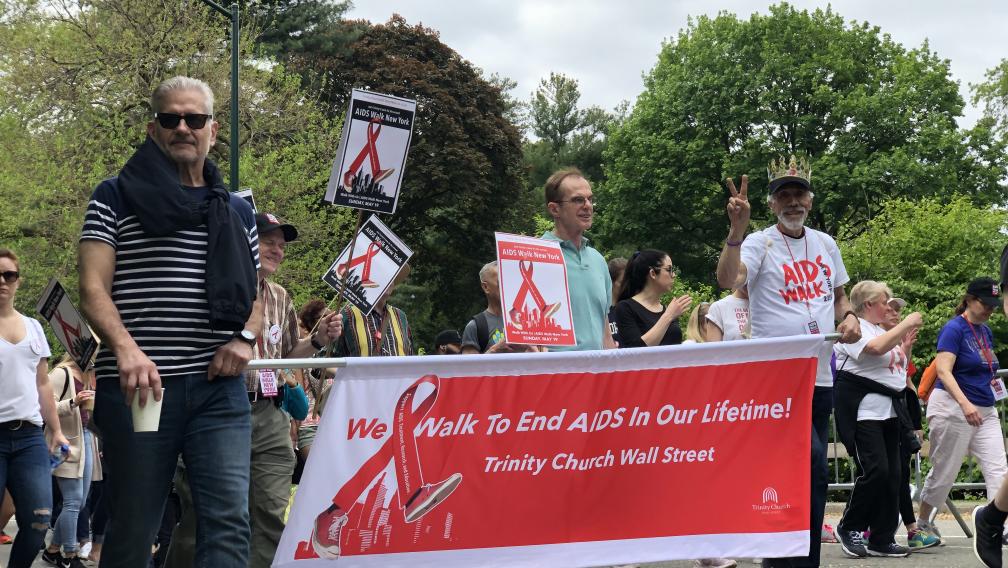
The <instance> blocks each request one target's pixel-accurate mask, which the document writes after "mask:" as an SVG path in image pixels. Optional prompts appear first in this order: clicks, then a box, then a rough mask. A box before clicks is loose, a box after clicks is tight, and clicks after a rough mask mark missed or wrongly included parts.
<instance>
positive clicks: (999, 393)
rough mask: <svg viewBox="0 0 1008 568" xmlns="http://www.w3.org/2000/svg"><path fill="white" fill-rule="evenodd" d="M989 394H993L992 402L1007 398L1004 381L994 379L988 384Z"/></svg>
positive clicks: (1007, 392) (1007, 393)
mask: <svg viewBox="0 0 1008 568" xmlns="http://www.w3.org/2000/svg"><path fill="white" fill-rule="evenodd" d="M990 387H991V392H993V393H994V400H1004V399H1006V398H1008V390H1005V384H1004V381H1002V380H1001V377H994V378H993V379H991V382H990Z"/></svg>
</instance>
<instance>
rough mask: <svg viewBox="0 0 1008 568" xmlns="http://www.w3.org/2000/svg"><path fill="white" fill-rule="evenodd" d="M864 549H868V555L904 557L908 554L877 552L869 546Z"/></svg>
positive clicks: (908, 554)
mask: <svg viewBox="0 0 1008 568" xmlns="http://www.w3.org/2000/svg"><path fill="white" fill-rule="evenodd" d="M865 550H867V551H868V556H875V557H878V558H906V557H907V556H910V553H909V552H879V551H877V550H872V549H870V548H867V549H865Z"/></svg>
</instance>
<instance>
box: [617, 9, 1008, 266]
mask: <svg viewBox="0 0 1008 568" xmlns="http://www.w3.org/2000/svg"><path fill="white" fill-rule="evenodd" d="M963 104H964V103H963V101H962V99H961V97H960V96H959V93H958V87H957V85H956V83H955V81H953V80H952V79H951V76H950V72H949V63H948V61H947V60H944V59H941V58H940V57H939V56H938V55H937V54H936V53H934V52H932V51H931V50H930V49H929V47H928V44H927V43H924V44H923V45H922V46H921V47H919V48H915V49H906V48H904V47H903V46H901V45H899V44H897V43H895V42H893V41H892V40H891V39H890V37H889V36H888V35H886V34H883V33H882V32H881V30H880V29H879V28H877V27H872V26H870V25H869V24H867V23H857V22H848V21H845V20H844V19H843V18H842V17H841V16H840V15H838V14H837V13H835V12H833V11H832V10H831V9H829V8H827V9H826V10H816V11H814V12H808V11H798V10H796V9H795V8H793V7H791V6H789V5H788V4H779V5H775V6H771V7H770V9H769V12H768V13H767V14H753V15H752V16H751V17H750V18H749V19H748V20H741V19H739V18H737V17H736V16H734V15H732V14H729V13H726V12H722V13H720V14H719V15H718V16H717V17H714V18H708V17H700V18H697V19H695V20H694V19H691V20H690V21H689V23H688V25H687V26H686V28H685V29H683V30H681V31H680V32H679V34H678V36H676V37H675V38H674V39H672V40H670V41H669V42H668V43H666V44H665V45H664V47H663V48H662V51H661V53H660V55H659V58H658V62H657V64H656V65H655V67H654V68H653V69H652V70H651V72H650V73H649V74H648V75H647V77H646V79H645V90H644V92H643V93H642V94H641V95H640V97H639V98H638V100H637V103H636V105H635V106H634V109H633V111H632V113H631V115H630V117H629V119H628V120H627V121H626V122H625V123H624V124H623V125H622V126H621V127H619V128H617V129H615V130H614V132H613V133H612V134H611V135H610V137H609V146H608V149H607V151H606V154H605V156H606V160H605V164H606V176H607V180H606V183H605V184H604V186H603V187H602V188H600V189H601V191H600V194H601V200H600V207H599V209H600V211H599V213H600V215H599V226H598V230H599V232H600V234H601V236H602V237H603V239H602V241H603V244H604V245H605V246H607V247H608V248H610V249H614V250H617V251H621V252H625V251H627V250H632V249H634V248H638V247H640V246H645V245H647V246H654V247H658V248H664V249H667V250H671V251H675V254H676V258H675V262H676V263H678V264H681V265H682V266H683V267H684V268H686V269H687V273H690V274H694V275H697V276H698V277H701V278H713V276H712V274H713V264H714V259H715V258H716V256H717V253H718V251H719V250H720V247H721V243H720V241H721V239H723V238H724V234H725V226H726V224H727V223H726V217H725V214H724V205H725V202H726V201H727V196H728V193H727V190H726V189H725V188H724V187H723V185H722V184H723V180H724V179H725V177H726V176H738V175H740V174H743V173H748V174H749V175H750V178H751V179H750V182H751V183H750V192H749V194H750V197H751V199H750V202H751V203H752V205H753V209H754V212H753V218H754V219H755V220H765V221H767V222H771V219H770V218H769V217H770V215H769V211H768V208H767V207H766V202H765V199H764V196H765V195H766V193H765V192H766V183H767V182H766V177H765V176H764V175H763V172H765V169H766V165H767V163H768V162H769V161H770V160H771V159H772V158H774V157H776V156H778V155H781V154H785V155H786V154H790V153H792V152H799V153H804V154H807V155H809V156H810V157H811V159H812V168H813V171H812V177H813V179H812V182H813V186H814V188H815V192H816V200H815V205H814V206H813V211H812V213H811V215H810V217H809V224H810V225H811V226H813V227H816V228H819V229H822V230H825V231H827V232H829V233H831V234H833V235H836V236H837V237H838V238H840V239H841V240H842V239H845V238H850V237H853V236H855V235H857V234H859V233H860V232H861V231H863V230H864V229H865V227H866V223H867V221H868V219H869V218H870V217H871V216H872V215H873V214H875V213H877V212H878V210H879V208H880V207H881V204H882V203H883V202H884V201H885V200H886V199H888V198H890V197H893V196H903V197H907V198H917V197H921V196H930V195H947V194H950V193H952V192H954V191H958V192H960V193H963V194H967V195H969V196H970V197H971V199H973V201H974V202H975V203H977V204H990V203H997V202H1001V201H1003V200H1004V198H1005V197H1006V195H1008V188H1006V186H1005V184H1004V182H1003V180H1004V178H1005V173H1006V164H1008V161H1006V156H1005V155H1004V153H1003V152H1000V153H999V152H997V151H991V148H994V149H995V150H996V148H997V144H996V141H995V140H993V139H992V136H991V131H990V129H989V128H984V127H983V126H980V125H978V127H977V128H975V129H971V130H969V131H963V130H961V129H959V128H958V127H957V125H956V117H958V116H961V115H962V109H963Z"/></svg>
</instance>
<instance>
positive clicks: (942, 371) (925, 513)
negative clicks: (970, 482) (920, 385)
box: [917, 278, 1008, 538]
mask: <svg viewBox="0 0 1008 568" xmlns="http://www.w3.org/2000/svg"><path fill="white" fill-rule="evenodd" d="M1000 305H1001V290H1000V288H999V287H998V285H997V282H995V281H994V280H993V279H992V278H977V279H975V280H973V281H972V282H970V284H969V286H968V287H967V288H966V295H965V296H963V299H962V302H960V303H959V307H958V308H957V309H956V316H955V317H953V318H952V319H951V320H949V321H948V323H946V324H945V326H944V327H942V329H941V331H940V332H938V354H937V355H935V367H936V368H937V370H938V380H937V381H935V389H934V390H933V391H932V392H931V397H930V398H929V399H928V405H927V420H928V427H929V430H930V438H931V471H929V472H928V475H927V478H926V479H925V480H924V488H923V489H922V490H921V504H920V510H919V511H918V513H917V515H918V517H917V526H918V527H919V528H922V529H925V530H928V531H929V532H930V533H931V534H934V535H936V536H938V538H941V535H940V534H939V533H938V532H937V531H936V530H934V525H933V524H932V523H931V522H930V521H931V515H932V513H933V512H934V511H935V510H936V509H937V508H938V507H940V506H941V504H942V503H944V502H945V499H946V497H948V493H949V490H950V489H951V488H952V483H953V482H955V478H956V475H957V474H958V473H959V468H960V467H961V466H962V460H963V458H964V457H965V456H966V454H967V453H969V454H971V455H973V457H974V458H975V459H976V461H977V463H978V464H979V465H980V470H981V471H982V472H983V478H984V483H985V485H986V486H987V498H988V499H993V498H994V496H995V495H996V494H997V491H998V487H999V486H1000V485H1001V479H1002V478H1003V477H1005V474H1006V473H1008V461H1006V457H1005V446H1004V439H1003V437H1002V435H1001V423H1000V421H999V420H998V411H997V408H996V407H995V406H994V403H995V402H996V401H997V400H999V399H1001V398H1004V383H1003V382H1002V381H1001V379H999V378H997V377H996V376H995V372H996V371H997V369H998V360H997V358H996V357H994V335H993V333H991V329H990V327H988V326H987V320H989V319H990V317H991V314H993V313H994V309H995V308H997V307H998V306H1000Z"/></svg>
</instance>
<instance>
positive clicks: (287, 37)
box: [239, 0, 356, 61]
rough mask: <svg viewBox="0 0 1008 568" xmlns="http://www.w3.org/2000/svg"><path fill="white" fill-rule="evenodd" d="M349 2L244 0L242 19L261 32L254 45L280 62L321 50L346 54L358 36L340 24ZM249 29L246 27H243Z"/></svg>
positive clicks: (326, 0)
mask: <svg viewBox="0 0 1008 568" xmlns="http://www.w3.org/2000/svg"><path fill="white" fill-rule="evenodd" d="M352 6H353V4H352V3H351V2H350V1H349V0H344V1H342V2H334V1H332V0H242V1H241V2H239V7H240V8H241V18H242V20H243V21H246V22H251V23H252V25H253V27H254V28H255V29H256V30H258V34H257V35H256V37H255V41H256V42H257V43H258V44H259V45H260V46H261V48H262V50H263V51H264V52H265V53H266V54H268V55H270V56H272V57H274V58H276V59H278V60H281V61H285V60H289V59H290V58H291V57H295V56H297V55H301V54H305V53H313V52H316V51H319V50H325V51H328V52H336V51H340V50H344V49H346V48H347V46H348V45H349V44H350V42H351V41H353V38H354V36H355V35H356V34H355V32H354V31H353V30H349V29H348V28H346V27H345V26H343V25H342V24H341V20H342V19H343V16H344V15H345V14H346V12H347V11H348V10H350V8H351V7H352ZM243 25H247V24H243Z"/></svg>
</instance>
